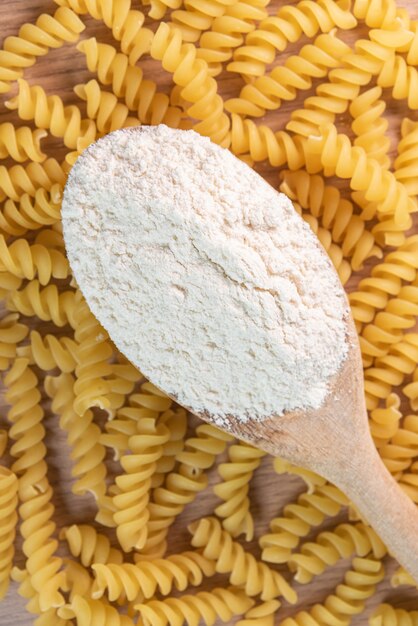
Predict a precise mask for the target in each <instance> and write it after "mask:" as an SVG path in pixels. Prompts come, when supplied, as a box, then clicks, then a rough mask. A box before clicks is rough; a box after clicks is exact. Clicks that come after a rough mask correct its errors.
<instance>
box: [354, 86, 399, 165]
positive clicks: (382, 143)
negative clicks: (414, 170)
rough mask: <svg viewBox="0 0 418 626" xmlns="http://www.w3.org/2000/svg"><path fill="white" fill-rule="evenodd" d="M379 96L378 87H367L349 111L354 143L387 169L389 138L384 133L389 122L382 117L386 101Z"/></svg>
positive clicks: (380, 94)
mask: <svg viewBox="0 0 418 626" xmlns="http://www.w3.org/2000/svg"><path fill="white" fill-rule="evenodd" d="M381 96H382V89H381V88H380V87H378V86H376V87H372V88H371V89H367V90H366V91H364V92H363V93H362V94H360V95H359V96H357V98H355V99H354V100H353V102H352V103H351V104H350V107H349V111H350V113H351V115H352V116H353V118H354V119H353V122H352V124H351V129H352V131H353V132H354V134H355V135H356V139H355V140H354V145H355V146H360V147H362V148H364V150H365V151H366V152H367V154H368V155H369V156H370V157H371V158H372V159H376V161H378V162H379V163H380V165H381V166H382V167H383V168H385V169H387V168H388V167H389V165H390V159H389V157H388V152H389V150H390V138H389V137H388V136H387V135H386V134H385V133H386V131H387V129H388V126H389V122H388V121H387V120H386V119H385V118H384V117H382V115H383V113H384V111H385V109H386V103H385V102H384V100H381V99H380V98H381Z"/></svg>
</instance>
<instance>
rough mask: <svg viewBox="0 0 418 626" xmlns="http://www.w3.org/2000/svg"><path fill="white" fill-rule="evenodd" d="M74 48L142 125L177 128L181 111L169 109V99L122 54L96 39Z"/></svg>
mask: <svg viewBox="0 0 418 626" xmlns="http://www.w3.org/2000/svg"><path fill="white" fill-rule="evenodd" d="M77 49H78V50H79V51H80V52H82V53H83V54H84V55H85V57H86V61H87V67H88V69H89V70H90V72H97V75H98V79H99V81H100V82H101V83H102V85H112V91H113V93H114V94H115V96H117V97H118V98H124V100H125V104H126V106H127V107H128V108H129V109H130V110H131V111H135V112H136V114H137V116H138V119H139V121H140V122H141V123H142V124H167V126H171V127H172V128H178V127H179V125H180V122H181V117H182V111H181V109H179V108H178V107H172V106H170V99H169V97H168V96H166V95H165V94H162V93H159V92H157V85H156V84H155V83H154V81H151V80H146V79H144V75H143V71H142V69H141V68H140V67H137V66H135V65H134V66H132V65H129V60H128V57H127V56H126V55H125V54H123V53H121V52H117V51H116V48H114V47H113V46H111V45H109V44H103V43H98V42H97V40H96V38H95V37H92V38H91V39H85V40H83V41H81V42H80V43H79V44H78V46H77Z"/></svg>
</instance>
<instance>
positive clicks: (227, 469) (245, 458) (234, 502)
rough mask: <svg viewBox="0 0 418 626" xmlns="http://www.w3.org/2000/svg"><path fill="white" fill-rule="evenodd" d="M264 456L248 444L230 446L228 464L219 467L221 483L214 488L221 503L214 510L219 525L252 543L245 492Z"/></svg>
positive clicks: (250, 516)
mask: <svg viewBox="0 0 418 626" xmlns="http://www.w3.org/2000/svg"><path fill="white" fill-rule="evenodd" d="M263 456H265V453H264V452H263V451H262V450H260V449H258V448H255V447H254V446H252V445H251V444H249V443H244V442H240V443H239V444H238V445H232V446H230V448H229V450H228V462H227V463H221V464H220V465H219V466H218V472H219V475H220V476H221V478H222V482H221V483H219V484H217V485H215V486H214V488H213V490H214V492H215V494H216V495H217V496H218V497H219V498H221V499H222V500H224V502H223V503H222V504H220V505H218V506H217V507H216V509H215V513H216V515H218V517H221V518H223V519H222V526H223V527H224V528H225V530H227V531H228V532H229V533H230V534H231V535H232V536H233V537H238V536H239V535H241V534H243V533H244V534H245V539H246V540H247V541H251V539H252V538H253V536H254V521H253V518H252V515H251V513H250V500H249V498H248V490H249V484H250V481H251V479H252V477H253V475H254V472H255V471H256V469H257V468H258V467H259V465H260V462H261V459H262V458H263Z"/></svg>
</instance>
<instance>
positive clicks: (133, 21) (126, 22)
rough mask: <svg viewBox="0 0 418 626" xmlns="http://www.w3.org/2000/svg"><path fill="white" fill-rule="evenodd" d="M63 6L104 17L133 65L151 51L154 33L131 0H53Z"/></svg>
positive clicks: (98, 18) (101, 18)
mask: <svg viewBox="0 0 418 626" xmlns="http://www.w3.org/2000/svg"><path fill="white" fill-rule="evenodd" d="M54 1H55V2H56V4H59V5H60V6H67V7H70V8H71V9H72V10H73V11H75V12H76V13H79V14H82V15H85V14H86V13H88V14H89V15H91V16H92V17H93V18H94V19H95V20H102V21H103V22H104V23H105V24H106V26H107V27H108V28H110V29H111V30H112V35H113V37H114V38H115V39H116V41H120V46H121V49H122V52H124V53H125V54H128V55H129V62H130V63H131V65H135V63H136V62H137V61H138V60H139V59H140V58H141V56H142V55H143V54H145V53H147V52H149V48H150V44H151V41H152V37H153V33H152V31H151V30H150V29H149V28H144V27H143V24H144V20H145V16H144V14H143V13H142V12H141V11H134V10H132V9H131V2H130V0H54Z"/></svg>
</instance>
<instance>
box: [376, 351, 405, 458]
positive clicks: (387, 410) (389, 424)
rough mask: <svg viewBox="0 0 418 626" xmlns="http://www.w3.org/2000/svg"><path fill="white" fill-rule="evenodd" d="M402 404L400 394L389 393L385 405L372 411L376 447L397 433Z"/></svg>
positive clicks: (385, 442) (379, 446)
mask: <svg viewBox="0 0 418 626" xmlns="http://www.w3.org/2000/svg"><path fill="white" fill-rule="evenodd" d="M379 365H380V363H379ZM400 405H401V400H400V398H399V396H398V395H397V394H396V393H389V395H388V396H387V398H386V400H385V406H380V407H376V408H375V409H373V410H372V411H370V414H369V426H370V432H371V434H372V437H373V441H374V443H375V445H376V447H378V448H381V447H382V446H383V445H385V444H387V442H388V441H389V439H390V438H391V437H393V436H394V435H395V433H397V431H398V429H399V423H400V420H401V418H402V413H401V411H400V410H399V407H400Z"/></svg>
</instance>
